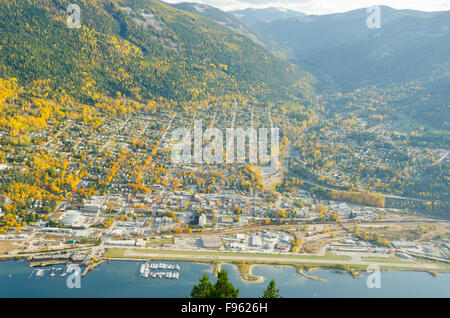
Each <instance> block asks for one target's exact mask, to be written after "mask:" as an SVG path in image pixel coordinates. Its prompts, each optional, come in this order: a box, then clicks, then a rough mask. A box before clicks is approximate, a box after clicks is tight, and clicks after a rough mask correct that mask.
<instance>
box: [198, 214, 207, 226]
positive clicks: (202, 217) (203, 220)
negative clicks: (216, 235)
mask: <svg viewBox="0 0 450 318" xmlns="http://www.w3.org/2000/svg"><path fill="white" fill-rule="evenodd" d="M198 225H199V226H200V227H205V225H206V215H205V214H202V215H200V217H199V218H198Z"/></svg>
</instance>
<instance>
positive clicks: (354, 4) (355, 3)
mask: <svg viewBox="0 0 450 318" xmlns="http://www.w3.org/2000/svg"><path fill="white" fill-rule="evenodd" d="M165 1H166V2H169V3H178V2H185V1H189V2H198V3H203V4H209V5H211V6H213V7H217V8H219V9H222V10H225V11H230V10H239V9H245V8H249V7H252V8H267V7H281V8H286V9H291V10H297V11H301V12H304V13H307V14H327V13H334V12H346V11H350V10H354V9H359V8H367V7H370V6H373V5H386V6H390V7H393V8H395V9H414V10H420V11H446V10H450V1H449V0H165Z"/></svg>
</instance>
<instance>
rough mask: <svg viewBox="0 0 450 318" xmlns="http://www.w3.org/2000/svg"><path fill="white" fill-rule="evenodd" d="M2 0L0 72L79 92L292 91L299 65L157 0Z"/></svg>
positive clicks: (89, 97)
mask: <svg viewBox="0 0 450 318" xmlns="http://www.w3.org/2000/svg"><path fill="white" fill-rule="evenodd" d="M69 3H71V2H70V1H68V0H40V1H38V0H31V1H25V0H14V1H10V0H0V35H1V36H0V52H1V54H0V77H2V78H4V79H8V78H17V79H18V83H19V85H27V84H30V83H32V82H33V81H35V80H50V82H49V85H50V86H51V87H52V88H54V89H59V90H65V91H66V92H67V93H68V94H69V95H71V96H76V97H78V98H80V99H82V100H83V101H84V102H89V101H94V102H95V100H96V99H97V96H96V95H97V94H108V95H113V96H114V95H116V94H117V92H120V93H121V94H125V95H127V96H131V97H133V98H135V99H139V100H145V99H154V100H156V99H158V98H164V99H167V100H174V101H189V100H204V99H208V98H209V97H210V96H221V95H227V94H228V95H229V94H242V95H245V96H249V97H255V98H257V99H259V100H264V101H265V102H266V101H277V102H279V101H283V100H291V99H293V100H296V99H297V98H298V97H300V98H301V94H299V89H298V87H299V86H302V87H303V86H304V85H303V84H302V83H303V82H305V77H304V76H305V74H304V73H302V72H300V71H299V70H298V69H297V68H296V67H295V66H293V65H291V64H289V63H287V62H286V61H283V60H281V59H278V58H276V57H274V56H273V55H272V54H270V53H269V52H268V51H267V50H266V49H265V48H263V47H262V46H260V45H258V44H256V43H255V42H254V41H252V40H250V39H249V38H248V37H246V36H244V35H241V34H238V33H236V32H233V30H230V29H229V28H227V27H225V26H221V25H219V24H217V23H215V22H213V21H210V20H208V19H204V18H202V17H200V16H198V15H193V14H191V13H188V12H184V11H181V10H177V9H175V8H173V7H171V6H168V5H165V4H163V3H161V2H158V1H154V0H138V1H127V0H117V1H116V0H97V1H91V0H89V1H88V0H82V1H79V2H78V4H79V5H80V8H81V28H79V29H70V28H68V27H67V26H66V18H67V13H66V8H67V6H68V5H69Z"/></svg>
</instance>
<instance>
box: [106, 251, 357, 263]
mask: <svg viewBox="0 0 450 318" xmlns="http://www.w3.org/2000/svg"><path fill="white" fill-rule="evenodd" d="M116 250H117V251H116ZM123 251H124V250H123V249H108V254H107V256H109V257H123ZM134 251H135V252H136V253H141V254H179V255H192V254H195V255H204V256H242V257H267V258H292V259H323V260H340V261H346V260H351V259H352V258H351V257H350V256H341V255H339V256H337V255H333V254H331V253H328V254H327V255H325V256H318V255H301V254H295V255H293V254H286V255H284V254H255V253H227V252H214V251H211V252H209V251H177V250H173V251H170V250H146V249H136V250H134ZM117 253H119V254H117ZM113 255H118V256H113ZM131 258H132V257H131Z"/></svg>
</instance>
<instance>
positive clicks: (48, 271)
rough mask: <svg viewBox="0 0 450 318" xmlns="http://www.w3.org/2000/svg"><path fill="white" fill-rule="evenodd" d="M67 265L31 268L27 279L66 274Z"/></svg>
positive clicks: (63, 275)
mask: <svg viewBox="0 0 450 318" xmlns="http://www.w3.org/2000/svg"><path fill="white" fill-rule="evenodd" d="M67 268H68V267H67V266H65V267H51V268H33V270H32V271H31V273H30V275H29V276H28V279H32V278H34V279H41V278H55V277H57V276H58V277H65V276H66V274H67Z"/></svg>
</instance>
